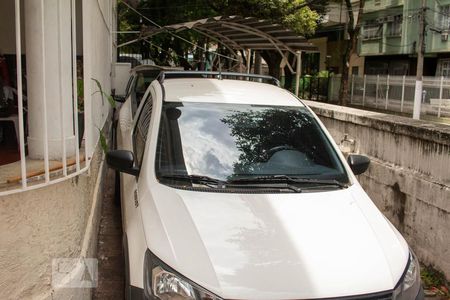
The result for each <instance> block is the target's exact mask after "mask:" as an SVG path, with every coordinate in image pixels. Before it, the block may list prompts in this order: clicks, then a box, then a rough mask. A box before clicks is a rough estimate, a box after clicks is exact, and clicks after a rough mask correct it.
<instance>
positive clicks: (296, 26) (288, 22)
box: [208, 0, 329, 36]
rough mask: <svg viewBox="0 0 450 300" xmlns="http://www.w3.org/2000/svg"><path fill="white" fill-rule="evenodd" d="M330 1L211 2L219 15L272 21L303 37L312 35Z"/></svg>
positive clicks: (237, 0)
mask: <svg viewBox="0 0 450 300" xmlns="http://www.w3.org/2000/svg"><path fill="white" fill-rule="evenodd" d="M328 2H329V0H315V1H308V2H306V0H210V1H208V3H209V4H210V5H211V7H213V8H214V9H215V11H216V12H217V13H218V14H222V15H241V16H249V17H256V18H261V19H268V20H272V21H274V22H276V23H281V24H283V25H285V26H287V27H288V28H290V29H292V30H294V31H296V32H297V33H299V34H303V35H306V36H308V35H312V34H314V32H315V29H316V28H317V24H318V22H319V21H320V16H321V15H322V14H323V13H325V11H326V5H327V4H328Z"/></svg>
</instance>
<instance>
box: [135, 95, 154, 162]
mask: <svg viewBox="0 0 450 300" xmlns="http://www.w3.org/2000/svg"><path fill="white" fill-rule="evenodd" d="M152 105H153V100H152V96H151V94H149V96H148V97H147V99H145V102H144V104H143V105H142V109H141V111H140V113H139V117H138V119H137V121H136V125H135V128H134V130H133V148H134V155H135V158H136V164H137V166H138V167H140V166H141V164H142V158H143V157H144V151H145V144H146V141H147V135H148V129H149V126H150V120H151V115H152Z"/></svg>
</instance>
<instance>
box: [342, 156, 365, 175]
mask: <svg viewBox="0 0 450 300" xmlns="http://www.w3.org/2000/svg"><path fill="white" fill-rule="evenodd" d="M347 162H348V164H349V165H350V168H351V169H352V171H353V174H355V175H359V174H362V173H364V172H365V171H366V170H367V168H368V167H369V165H370V159H369V158H368V157H367V156H364V155H357V154H350V155H349V156H348V158H347Z"/></svg>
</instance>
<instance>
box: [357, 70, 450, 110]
mask: <svg viewBox="0 0 450 300" xmlns="http://www.w3.org/2000/svg"><path fill="white" fill-rule="evenodd" d="M415 85H416V78H415V76H389V75H364V76H355V75H353V76H352V77H351V81H350V103H351V104H352V105H356V106H362V107H370V108H375V109H380V110H386V111H393V112H399V113H404V114H406V115H409V114H411V115H412V113H413V106H414V91H415ZM421 114H422V115H427V116H430V117H437V118H440V117H450V78H444V77H424V78H423V93H422V101H421Z"/></svg>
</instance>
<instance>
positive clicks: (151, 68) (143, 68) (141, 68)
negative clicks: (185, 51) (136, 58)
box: [130, 65, 183, 73]
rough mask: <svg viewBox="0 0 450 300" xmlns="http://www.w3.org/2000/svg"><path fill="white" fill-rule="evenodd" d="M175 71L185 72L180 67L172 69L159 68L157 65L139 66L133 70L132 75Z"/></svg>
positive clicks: (168, 67) (166, 67) (169, 67)
mask: <svg viewBox="0 0 450 300" xmlns="http://www.w3.org/2000/svg"><path fill="white" fill-rule="evenodd" d="M173 70H183V68H180V67H171V66H157V65H139V66H136V67H134V68H132V69H131V71H130V72H131V73H133V72H135V73H136V72H145V71H173Z"/></svg>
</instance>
